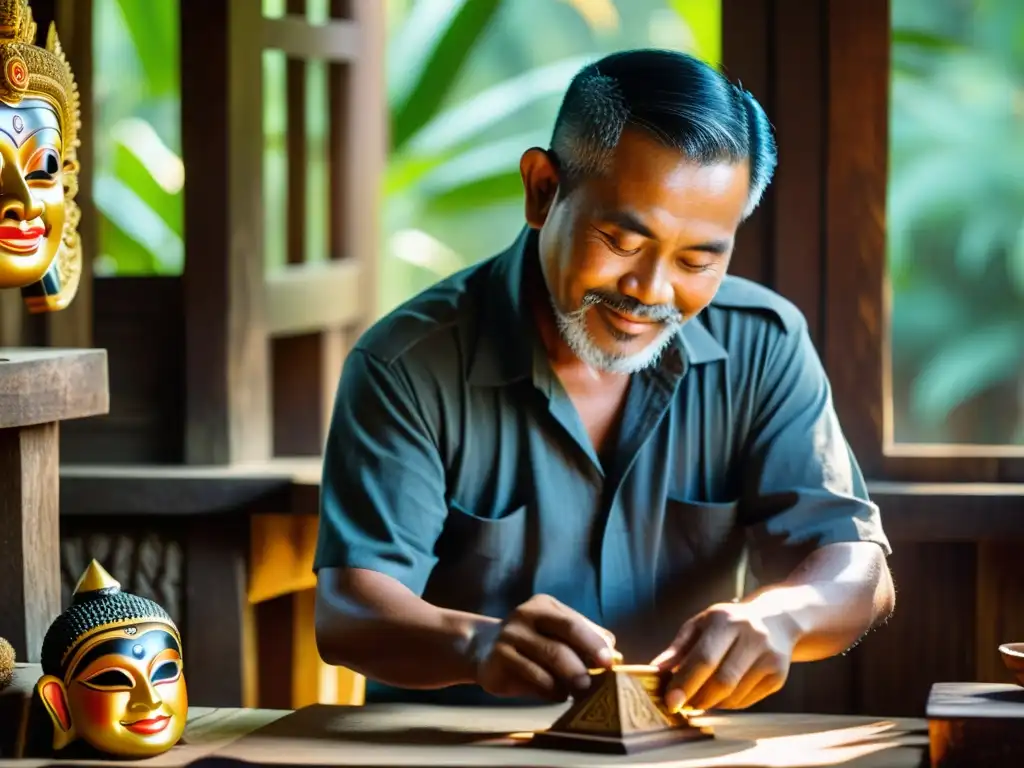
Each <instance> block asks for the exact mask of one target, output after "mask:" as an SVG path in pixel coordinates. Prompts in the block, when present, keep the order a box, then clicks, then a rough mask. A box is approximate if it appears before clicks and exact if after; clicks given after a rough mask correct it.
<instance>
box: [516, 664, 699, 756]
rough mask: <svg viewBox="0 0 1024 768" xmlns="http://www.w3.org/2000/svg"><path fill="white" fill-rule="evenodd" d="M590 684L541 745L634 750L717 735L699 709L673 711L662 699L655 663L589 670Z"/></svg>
mask: <svg viewBox="0 0 1024 768" xmlns="http://www.w3.org/2000/svg"><path fill="white" fill-rule="evenodd" d="M591 675H592V676H593V678H592V680H591V685H590V688H589V689H588V690H587V692H586V693H585V694H584V695H583V696H581V697H579V698H577V699H576V701H575V702H574V703H573V705H572V706H571V707H570V708H569V709H568V710H567V711H566V713H565V714H564V715H562V717H560V718H559V719H558V720H557V721H556V722H555V724H554V725H552V726H551V728H549V729H548V730H546V731H541V732H539V733H537V734H536V735H535V736H534V738H533V744H534V745H535V746H538V747H552V748H559V749H574V750H579V751H584V752H608V753H613V754H632V753H635V752H640V751H643V750H648V749H656V748H658V747H664V746H668V745H670V744H677V743H680V742H686V741H693V740H695V739H708V738H712V737H713V733H712V731H711V729H710V728H707V727H703V728H702V727H698V726H696V725H694V724H692V723H691V722H690V717H692V716H694V715H697V714H700V713H699V712H696V711H683V712H676V713H673V712H669V711H668V710H667V709H666V707H665V704H664V701H663V699H662V695H661V694H662V690H663V688H664V685H665V683H666V680H665V677H664V676H663V675H662V674H660V673H659V672H658V670H657V668H656V667H648V666H641V665H625V664H624V665H618V666H615V667H613V668H612V669H611V670H610V671H606V670H599V671H593V672H591Z"/></svg>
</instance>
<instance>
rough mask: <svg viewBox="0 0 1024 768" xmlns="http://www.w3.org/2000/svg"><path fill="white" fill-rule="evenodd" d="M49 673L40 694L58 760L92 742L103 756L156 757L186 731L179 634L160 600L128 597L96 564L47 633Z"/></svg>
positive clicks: (42, 680)
mask: <svg viewBox="0 0 1024 768" xmlns="http://www.w3.org/2000/svg"><path fill="white" fill-rule="evenodd" d="M42 665H43V673H44V674H43V676H42V677H41V678H40V679H39V682H38V683H37V684H36V692H37V693H38V695H39V698H40V699H41V700H42V703H43V706H44V707H45V709H46V711H47V713H48V714H49V715H50V720H51V721H52V724H53V749H54V751H55V752H60V751H61V750H63V749H65V748H66V747H68V746H70V745H72V744H75V743H76V742H84V743H85V744H86V745H88V746H89V747H92V748H93V749H94V750H96V751H98V752H99V753H100V754H101V755H109V756H114V757H129V758H141V757H149V756H152V755H158V754H161V753H163V752H166V751H167V750H169V749H170V748H171V747H173V746H174V745H175V744H176V743H177V742H178V739H180V738H181V734H182V732H183V731H184V730H185V721H186V719H187V717H188V701H187V695H186V691H185V674H184V671H183V670H182V650H181V637H180V635H179V633H178V629H177V627H176V626H175V624H174V622H173V621H172V620H171V618H170V616H168V615H167V613H166V612H165V611H164V610H163V609H162V608H161V607H160V606H159V605H157V604H156V603H154V602H153V601H152V600H147V599H145V598H142V597H139V596H137V595H131V594H128V593H126V592H122V591H121V585H120V584H119V583H118V582H117V581H115V580H114V579H113V578H112V577H111V576H110V574H109V573H107V572H106V571H105V570H104V569H103V567H102V566H101V565H100V564H99V563H97V562H96V561H95V560H93V561H92V562H91V563H90V564H89V567H88V568H87V569H86V571H85V573H84V574H83V575H82V578H81V579H80V580H79V582H78V586H77V587H76V588H75V593H74V598H73V600H72V604H71V606H70V607H68V609H67V610H66V611H64V613H62V614H61V615H60V616H58V617H57V619H56V620H55V621H54V622H53V624H52V625H51V626H50V628H49V630H48V631H47V633H46V637H45V638H44V640H43V651H42Z"/></svg>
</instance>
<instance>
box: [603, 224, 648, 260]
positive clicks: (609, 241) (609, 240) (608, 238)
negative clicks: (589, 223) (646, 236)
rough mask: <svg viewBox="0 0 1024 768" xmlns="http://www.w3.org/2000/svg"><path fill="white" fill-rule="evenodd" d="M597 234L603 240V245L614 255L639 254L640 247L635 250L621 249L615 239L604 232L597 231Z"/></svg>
mask: <svg viewBox="0 0 1024 768" xmlns="http://www.w3.org/2000/svg"><path fill="white" fill-rule="evenodd" d="M595 229H596V228H595ZM597 233H598V234H599V235H600V236H601V239H602V240H604V242H605V245H607V246H608V247H609V248H610V249H611V250H613V251H615V252H616V253H618V254H620V255H622V256H635V255H636V254H638V253H640V250H641V246H637V247H636V248H623V247H622V245H620V244H619V241H618V240H616V239H615V237H613V236H612V235H610V234H608V233H607V232H605V231H604V230H601V229H598V230H597Z"/></svg>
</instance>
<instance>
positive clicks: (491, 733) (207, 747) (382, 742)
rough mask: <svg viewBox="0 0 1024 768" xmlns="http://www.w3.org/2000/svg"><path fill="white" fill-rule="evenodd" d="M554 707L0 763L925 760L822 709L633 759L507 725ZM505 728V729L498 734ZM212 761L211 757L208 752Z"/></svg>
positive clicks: (255, 713) (225, 727) (200, 715)
mask: <svg viewBox="0 0 1024 768" xmlns="http://www.w3.org/2000/svg"><path fill="white" fill-rule="evenodd" d="M560 712H561V707H545V708H536V709H534V708H520V709H515V708H508V709H505V708H483V709H460V708H455V707H429V706H422V705H417V706H412V705H369V706H365V707H333V706H326V705H315V706H312V707H308V708H305V709H303V710H299V711H297V712H291V713H289V712H286V711H282V710H265V709H194V710H193V711H191V712H190V717H189V726H188V729H187V730H186V739H187V741H188V743H187V744H185V745H179V746H178V747H175V748H174V749H173V750H171V751H170V752H168V753H166V754H164V755H161V756H159V757H156V758H152V759H150V760H148V761H143V762H138V763H132V762H127V763H126V762H118V763H112V762H103V761H91V762H90V761H81V762H80V761H74V762H72V761H69V760H61V761H47V760H6V761H4V760H0V768H44V766H46V767H47V768H48V767H49V766H57V765H59V766H62V767H63V768H72V766H79V765H93V766H111V765H117V766H120V767H121V768H124V767H125V766H136V765H139V766H141V765H145V766H153V767H154V768H156V767H159V768H179V767H182V766H197V768H198V766H201V765H202V766H212V765H214V764H219V763H220V762H221V761H222V760H223V761H227V762H228V763H229V764H230V763H235V764H238V763H243V764H250V765H260V766H271V765H273V766H327V765H330V766H370V765H389V766H455V765H458V766H483V767H487V768H490V767H492V766H508V765H516V766H537V767H541V766H545V767H546V766H560V767H561V768H575V767H576V766H604V765H638V764H644V765H652V766H655V765H665V766H672V768H710V767H711V766H715V767H716V768H725V767H726V766H743V767H744V768H760V767H761V766H764V767H765V768H767V766H773V767H775V768H804V767H807V768H809V766H812V765H813V766H820V765H838V766H850V767H856V768H882V767H883V766H884V767H885V768H919V766H922V765H926V764H927V762H926V761H927V752H928V747H927V729H926V725H925V723H924V721H921V720H906V719H873V718H864V717H844V716H826V715H769V714H730V715H722V716H708V717H706V718H703V719H702V723H704V724H708V725H712V726H713V727H714V728H715V732H716V735H717V737H716V738H715V739H714V740H711V741H704V742H693V743H690V744H683V745H677V746H674V747H668V748H665V749H662V750H656V751H655V750H652V751H650V752H646V753H641V754H639V755H632V756H623V757H618V756H605V755H586V754H578V753H571V752H554V751H546V750H541V749H536V748H531V747H530V746H529V742H528V739H527V738H525V737H518V738H517V737H516V736H515V734H516V733H518V732H524V731H531V730H535V729H539V728H544V727H546V726H548V725H550V724H551V723H552V722H553V721H554V719H555V718H556V716H557V715H558V714H559V713H560ZM509 734H513V735H512V736H509ZM211 758H212V760H211Z"/></svg>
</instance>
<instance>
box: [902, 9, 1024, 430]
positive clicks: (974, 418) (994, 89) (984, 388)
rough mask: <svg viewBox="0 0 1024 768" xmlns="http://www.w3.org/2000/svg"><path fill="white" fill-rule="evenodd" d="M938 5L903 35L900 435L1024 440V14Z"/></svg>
mask: <svg viewBox="0 0 1024 768" xmlns="http://www.w3.org/2000/svg"><path fill="white" fill-rule="evenodd" d="M913 2H914V0H899V2H897V4H896V9H897V10H900V8H899V7H900V4H901V3H902V4H903V5H904V6H907V5H912V4H913ZM927 6H928V8H927V14H925V13H922V14H921V15H920V16H918V17H917V24H918V26H914V27H911V28H897V29H896V30H895V31H894V33H893V81H892V96H891V109H892V114H891V120H890V134H891V135H890V170H889V200H888V212H887V231H888V239H889V249H888V250H889V271H890V276H891V279H892V285H893V291H894V302H893V324H892V334H893V338H892V343H893V349H894V351H895V355H894V360H893V370H894V380H895V385H894V396H895V400H896V406H897V407H896V419H895V421H896V425H895V426H896V433H897V434H896V437H897V439H898V440H899V441H912V442H933V441H942V442H988V443H1024V174H1022V173H1021V170H1020V169H1021V168H1024V78H1022V74H1024V42H1022V41H1024V5H1022V4H1020V3H1018V2H1016V0H999V1H998V2H988V3H978V4H974V5H973V8H972V9H971V14H972V16H971V17H968V18H966V19H965V18H962V17H959V18H958V17H956V16H954V14H958V13H962V12H963V11H962V4H959V3H949V2H940V3H933V2H931V0H929V2H928V3H927ZM944 10H945V11H946V12H945V13H944V12H943V11H944ZM951 17H952V18H951ZM956 22H959V24H958V25H957V24H956ZM953 29H959V30H960V31H959V32H954V31H953Z"/></svg>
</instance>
